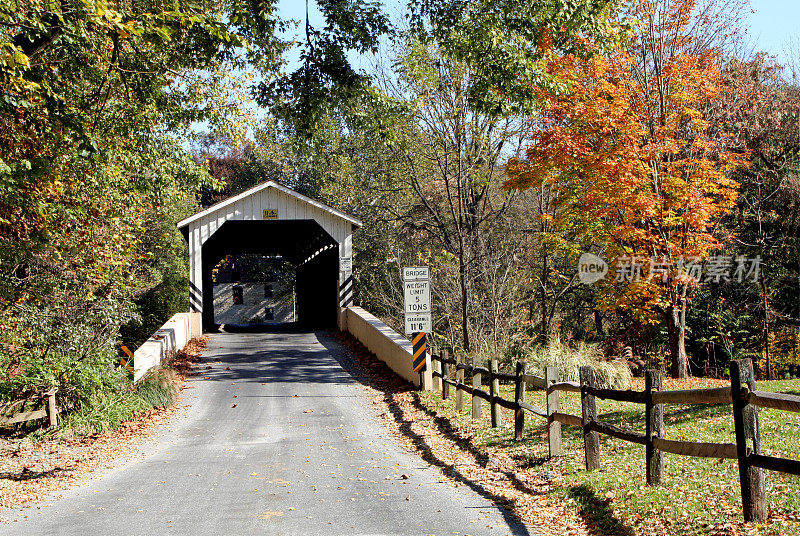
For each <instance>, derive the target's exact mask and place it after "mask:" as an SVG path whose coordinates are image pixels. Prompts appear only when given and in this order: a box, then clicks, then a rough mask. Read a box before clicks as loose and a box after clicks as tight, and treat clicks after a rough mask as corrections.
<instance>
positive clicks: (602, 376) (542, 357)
mask: <svg viewBox="0 0 800 536" xmlns="http://www.w3.org/2000/svg"><path fill="white" fill-rule="evenodd" d="M525 360H526V361H527V363H528V365H529V370H530V372H531V373H533V374H537V375H540V376H544V369H545V367H558V371H559V375H560V376H559V378H560V380H561V381H573V382H577V381H578V380H579V369H580V367H583V366H587V365H588V366H590V367H592V368H593V369H594V371H595V376H596V378H597V383H598V385H600V386H601V387H606V388H609V389H627V388H628V385H629V384H630V381H631V371H630V369H629V368H628V366H627V365H626V364H625V363H624V362H622V361H604V360H603V359H601V353H600V351H599V348H598V347H597V346H596V345H592V344H586V343H583V342H581V343H579V344H578V346H576V347H575V348H570V347H568V346H566V345H564V344H562V343H561V342H560V341H554V342H551V343H550V344H548V345H546V346H540V347H538V348H534V349H532V350H530V351H529V352H528V353H527V354H526V356H525Z"/></svg>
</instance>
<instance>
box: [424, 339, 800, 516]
mask: <svg viewBox="0 0 800 536" xmlns="http://www.w3.org/2000/svg"><path fill="white" fill-rule="evenodd" d="M431 364H432V366H433V378H434V390H437V391H441V392H442V398H444V399H447V398H449V397H450V396H451V388H453V389H455V397H456V398H455V405H456V410H457V411H462V410H463V408H464V404H465V398H466V397H467V396H471V398H472V417H473V418H476V419H479V418H481V417H482V414H481V411H482V410H481V400H485V401H486V402H488V403H489V408H490V418H491V425H492V427H497V426H498V424H499V421H500V408H503V409H507V410H510V411H513V412H514V439H516V440H521V439H522V436H523V431H524V427H525V413H526V412H527V413H532V414H533V415H536V416H537V417H540V418H542V419H546V420H547V426H548V447H549V453H550V456H559V455H561V454H562V445H561V425H562V424H566V425H570V426H577V427H580V428H582V430H583V445H584V455H585V461H586V469H587V470H588V471H592V470H595V469H598V468H599V467H600V442H599V434H605V435H609V436H611V437H614V438H617V439H621V440H623V441H628V442H631V443H637V444H639V445H642V446H644V447H645V459H646V464H647V467H646V478H647V484H648V485H656V484H659V483H660V482H661V481H662V479H663V475H664V457H663V453H664V452H669V453H672V454H677V455H681V456H693V457H703V458H723V459H731V460H737V461H738V463H739V481H740V485H741V489H742V504H743V510H744V519H745V520H746V521H762V520H764V519H766V517H767V504H766V498H765V486H764V473H763V469H769V470H771V471H779V472H784V473H790V474H794V475H800V461H798V460H793V459H788V458H779V457H775V456H765V455H764V454H762V452H761V435H760V429H759V421H758V408H771V409H777V410H782V411H789V412H794V413H800V396H795V395H790V394H785V393H770V392H765V391H757V390H756V389H755V376H754V373H753V363H752V361H751V360H750V359H744V360H740V361H733V362H731V385H730V387H719V388H712V389H688V390H680V391H662V390H661V389H662V379H661V375H660V373H658V372H656V371H652V370H651V371H647V372H646V375H645V390H644V391H633V390H619V389H602V388H599V387H597V386H596V381H595V373H594V370H593V369H592V368H591V367H581V369H580V382H561V381H559V371H558V369H557V368H556V367H547V368H546V370H545V377H540V376H533V375H530V374H526V372H525V365H524V363H517V364H516V369H515V373H514V374H509V373H501V372H499V371H498V362H497V360H494V359H492V360H490V361H489V363H488V364H489V366H488V367H482V366H479V365H478V364H477V363H474V362H473V363H471V364H467V363H465V362H463V359H461V358H455V359H454V358H452V357H450V356H449V353H448V352H447V351H442V352H441V353H440V354H439V355H432V356H431ZM467 374H469V375H470V376H471V378H470V380H469V381H467V379H466V377H465V376H466V375H467ZM500 382H513V384H514V400H507V399H504V398H502V397H501V396H500ZM484 384H486V385H487V388H488V390H486V389H484ZM527 388H531V389H538V390H545V391H546V392H547V402H546V407H545V408H537V407H535V406H533V405H531V404H528V403H527V402H525V391H526V389H527ZM561 392H572V393H578V394H580V395H581V415H570V414H567V413H562V412H561V408H560V393H561ZM598 398H600V399H603V400H615V401H619V402H631V403H634V404H641V405H643V406H644V411H645V433H644V434H642V433H639V432H633V431H629V430H623V429H621V428H619V427H617V426H614V425H612V424H610V423H606V422H603V421H602V420H600V419H599V418H598V416H597V404H596V399H598ZM664 404H674V405H691V404H731V405H732V411H733V421H734V429H735V438H736V443H703V442H695V441H675V440H671V439H666V438H664V437H663V436H664Z"/></svg>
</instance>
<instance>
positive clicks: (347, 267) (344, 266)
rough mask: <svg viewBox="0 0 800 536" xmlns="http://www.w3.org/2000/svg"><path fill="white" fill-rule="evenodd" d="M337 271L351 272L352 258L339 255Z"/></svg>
mask: <svg viewBox="0 0 800 536" xmlns="http://www.w3.org/2000/svg"><path fill="white" fill-rule="evenodd" d="M339 271H340V272H352V271H353V259H352V258H349V257H341V258H340V259H339Z"/></svg>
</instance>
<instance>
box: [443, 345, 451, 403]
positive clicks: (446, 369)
mask: <svg viewBox="0 0 800 536" xmlns="http://www.w3.org/2000/svg"><path fill="white" fill-rule="evenodd" d="M449 358H450V352H448V351H447V350H442V400H447V399H448V398H450V384H449V383H447V382H446V381H445V380H447V379H449V378H450V364H449V363H447V362H446V360H447V359H449Z"/></svg>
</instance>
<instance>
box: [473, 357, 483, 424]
mask: <svg viewBox="0 0 800 536" xmlns="http://www.w3.org/2000/svg"><path fill="white" fill-rule="evenodd" d="M477 367H478V361H477V360H476V359H475V358H474V357H473V358H472V388H473V389H482V388H483V378H481V373H480V372H478V371H477V370H476V368H477ZM472 418H473V419H480V418H481V399H480V397H478V396H475V392H474V391H473V394H472Z"/></svg>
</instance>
